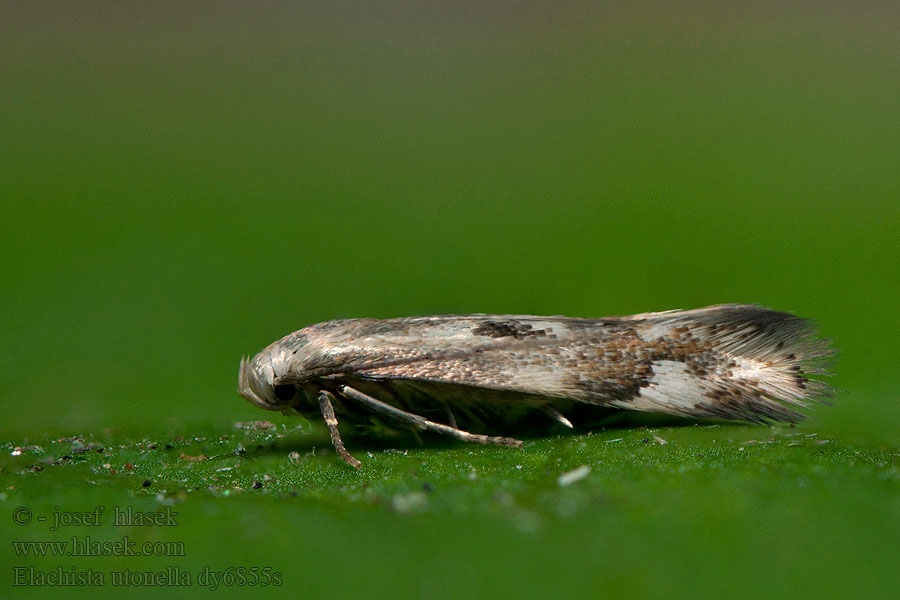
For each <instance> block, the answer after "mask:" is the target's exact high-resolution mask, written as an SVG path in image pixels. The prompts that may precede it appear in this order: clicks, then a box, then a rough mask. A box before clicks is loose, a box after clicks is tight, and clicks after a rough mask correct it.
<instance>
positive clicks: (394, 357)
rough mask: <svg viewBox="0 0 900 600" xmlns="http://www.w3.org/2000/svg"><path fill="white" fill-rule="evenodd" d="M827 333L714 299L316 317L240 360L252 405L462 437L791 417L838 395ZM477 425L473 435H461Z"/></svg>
mask: <svg viewBox="0 0 900 600" xmlns="http://www.w3.org/2000/svg"><path fill="white" fill-rule="evenodd" d="M832 354H833V350H832V349H831V346H830V343H829V342H828V341H827V340H824V339H820V338H818V337H817V336H816V334H815V329H814V327H813V325H812V324H811V323H810V322H809V321H807V320H805V319H802V318H799V317H797V316H795V315H793V314H791V313H787V312H779V311H775V310H771V309H768V308H765V307H762V306H757V305H747V304H723V305H718V306H710V307H707V308H700V309H696V310H686V311H682V310H670V311H665V312H656V313H644V314H637V315H631V316H624V317H603V318H599V319H582V318H570V317H562V316H553V317H538V316H531V315H490V314H471V315H441V316H431V317H409V318H400V319H383V320H381V319H345V320H336V321H328V322H325V323H319V324H317V325H311V326H309V327H306V328H304V329H301V330H299V331H295V332H294V333H291V334H289V335H287V336H285V337H284V338H282V339H280V340H278V341H276V342H274V343H273V344H271V345H270V346H268V347H267V348H265V349H264V350H262V351H261V352H260V353H259V354H257V355H256V356H255V357H254V358H253V359H252V360H248V358H246V357H245V358H243V359H242V360H241V365H240V374H239V389H238V391H239V392H240V394H241V395H242V396H243V397H244V398H246V399H247V400H249V401H250V402H252V403H253V404H255V405H256V406H259V407H261V408H264V409H267V410H277V411H282V412H283V413H285V414H295V413H300V414H302V415H303V416H305V417H307V418H309V419H318V418H320V417H321V418H322V419H324V421H325V425H326V426H327V427H328V431H329V433H330V436H331V441H332V443H333V444H334V448H335V450H336V451H337V453H338V454H339V455H340V456H341V458H343V459H344V461H346V462H347V463H348V464H350V465H352V466H354V467H357V468H358V467H359V466H360V462H359V461H358V460H357V459H355V458H354V457H353V456H351V455H350V453H349V452H348V451H347V449H346V448H345V447H344V443H343V441H342V440H341V435H340V432H339V431H338V419H337V415H338V414H339V415H341V419H342V421H345V422H350V423H353V424H356V425H366V424H369V423H370V422H371V420H372V417H373V416H377V417H378V418H380V419H384V420H387V421H390V422H395V423H397V424H400V425H403V426H408V427H410V428H413V429H414V430H427V431H433V432H437V433H440V434H444V435H448V436H453V437H455V438H458V439H460V440H463V441H466V442H476V443H480V444H497V445H500V446H512V447H522V445H523V443H522V441H521V440H519V439H516V438H513V437H503V436H502V435H498V434H504V433H507V434H508V433H509V432H512V431H517V430H519V429H520V428H522V427H524V426H525V425H527V424H529V423H531V424H532V425H533V424H534V422H535V420H536V419H537V420H541V419H543V420H546V421H547V422H548V423H550V422H553V423H555V424H557V425H558V426H562V427H567V428H572V427H576V426H579V425H584V424H589V423H590V422H591V421H592V419H594V420H595V418H596V417H597V415H599V414H601V413H604V414H606V413H608V411H609V409H629V410H636V411H649V412H655V413H664V414H668V415H679V416H684V417H693V418H702V419H708V418H712V419H730V420H737V421H745V422H751V423H766V422H789V423H793V422H797V421H800V420H802V419H803V414H802V413H800V412H797V410H796V409H797V408H801V407H805V406H807V404H808V402H809V401H811V400H817V401H821V402H823V403H826V404H827V398H829V397H830V396H832V395H833V390H832V388H831V387H830V386H829V385H828V384H827V383H825V382H823V381H821V380H818V379H813V378H810V377H809V376H810V375H815V374H828V364H829V362H830V361H829V359H830V358H831V356H832ZM470 430H472V431H470Z"/></svg>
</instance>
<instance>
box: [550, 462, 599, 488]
mask: <svg viewBox="0 0 900 600" xmlns="http://www.w3.org/2000/svg"><path fill="white" fill-rule="evenodd" d="M590 474H591V468H590V467H589V466H588V465H581V466H580V467H578V468H577V469H572V470H571V471H567V472H565V473H563V474H562V475H560V476H559V477H557V478H556V483H557V484H559V487H566V486H568V485H572V484H573V483H577V482H579V481H581V480H582V479H584V478H585V477H587V476H588V475H590Z"/></svg>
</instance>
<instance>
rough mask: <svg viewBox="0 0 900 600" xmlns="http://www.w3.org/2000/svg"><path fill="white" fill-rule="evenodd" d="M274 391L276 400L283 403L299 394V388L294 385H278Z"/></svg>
mask: <svg viewBox="0 0 900 600" xmlns="http://www.w3.org/2000/svg"><path fill="white" fill-rule="evenodd" d="M274 391H275V397H276V398H278V399H279V400H281V401H282V402H287V401H288V400H290V399H291V398H293V397H294V395H295V394H296V393H297V388H295V387H294V386H293V385H276V386H275V390H274Z"/></svg>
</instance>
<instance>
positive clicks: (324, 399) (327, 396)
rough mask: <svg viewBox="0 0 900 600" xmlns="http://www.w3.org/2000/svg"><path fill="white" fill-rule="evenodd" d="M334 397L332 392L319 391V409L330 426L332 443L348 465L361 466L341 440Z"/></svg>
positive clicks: (329, 431)
mask: <svg viewBox="0 0 900 600" xmlns="http://www.w3.org/2000/svg"><path fill="white" fill-rule="evenodd" d="M333 399H334V396H332V395H331V392H327V391H325V390H320V391H319V409H321V411H322V418H324V419H325V425H326V426H327V427H328V433H329V434H331V443H332V444H333V445H334V449H335V450H336V451H337V453H338V454H339V455H340V457H341V458H343V459H344V462H346V463H347V464H348V465H350V466H351V467H354V468H357V469H358V468H359V467H360V465H361V464H362V463H361V462H359V461H358V460H356V459H355V458H353V457H352V456H351V455H350V453H349V452H347V449H346V448H344V442H343V441H342V440H341V433H340V432H339V431H338V428H337V426H338V422H337V417H335V416H334V406H332V404H331V401H332V400H333Z"/></svg>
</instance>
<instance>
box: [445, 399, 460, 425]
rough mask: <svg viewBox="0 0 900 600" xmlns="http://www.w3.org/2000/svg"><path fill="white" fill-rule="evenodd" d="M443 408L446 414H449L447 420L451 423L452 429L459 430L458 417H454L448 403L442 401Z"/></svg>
mask: <svg viewBox="0 0 900 600" xmlns="http://www.w3.org/2000/svg"><path fill="white" fill-rule="evenodd" d="M441 406H443V407H444V412H445V413H447V420H448V422H449V423H450V427H452V428H453V429H459V427H458V426H457V425H456V417H455V416H453V411H452V410H450V405H449V404H447V401H446V400H441Z"/></svg>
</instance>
